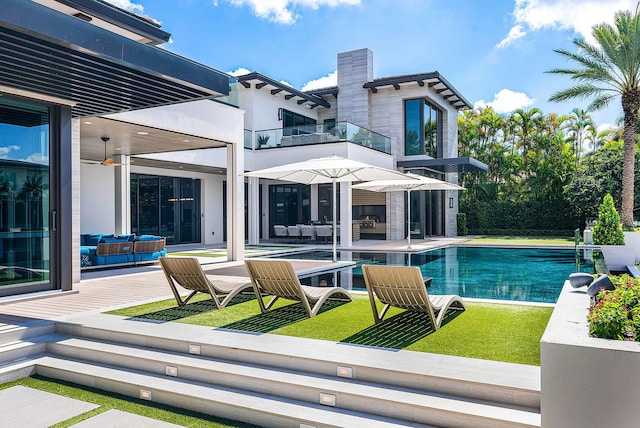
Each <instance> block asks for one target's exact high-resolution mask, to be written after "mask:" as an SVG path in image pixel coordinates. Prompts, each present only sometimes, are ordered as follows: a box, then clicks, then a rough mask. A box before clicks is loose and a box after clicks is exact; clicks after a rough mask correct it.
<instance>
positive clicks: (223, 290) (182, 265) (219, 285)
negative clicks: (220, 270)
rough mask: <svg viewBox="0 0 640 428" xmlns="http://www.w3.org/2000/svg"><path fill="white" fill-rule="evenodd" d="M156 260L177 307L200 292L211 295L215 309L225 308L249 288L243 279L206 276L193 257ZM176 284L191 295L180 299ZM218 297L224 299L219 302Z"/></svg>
mask: <svg viewBox="0 0 640 428" xmlns="http://www.w3.org/2000/svg"><path fill="white" fill-rule="evenodd" d="M158 260H159V261H160V265H161V266H162V270H163V271H164V274H165V276H166V277H167V281H168V282H169V286H170V287H171V291H173V295H174V296H175V298H176V301H177V302H178V306H184V305H186V304H187V302H189V300H191V298H192V297H193V296H195V295H196V294H197V293H198V292H200V293H206V294H209V295H211V300H213V302H214V303H215V305H216V309H221V308H224V307H225V306H227V305H228V304H229V302H230V301H231V299H233V298H234V297H235V296H237V295H238V294H239V293H241V292H243V291H245V290H248V289H250V288H251V281H249V280H246V279H243V278H237V277H230V276H217V275H206V274H205V273H204V271H203V270H202V267H201V266H200V263H198V260H197V259H196V258H194V257H160V258H159V259H158ZM176 284H178V285H180V286H181V287H182V288H185V289H187V290H191V291H192V293H191V294H189V295H188V296H187V297H186V298H185V299H182V298H181V297H180V293H178V289H177V288H176ZM218 295H221V296H225V297H224V299H223V300H222V301H220V298H219V297H218Z"/></svg>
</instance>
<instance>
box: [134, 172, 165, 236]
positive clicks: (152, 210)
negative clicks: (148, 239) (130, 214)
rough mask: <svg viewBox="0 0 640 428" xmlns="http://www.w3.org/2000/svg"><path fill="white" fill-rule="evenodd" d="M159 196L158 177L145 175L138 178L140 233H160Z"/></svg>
mask: <svg viewBox="0 0 640 428" xmlns="http://www.w3.org/2000/svg"><path fill="white" fill-rule="evenodd" d="M158 196H159V193H158V177H151V178H149V177H145V178H140V179H139V180H138V229H139V230H138V233H139V234H140V235H158V234H159V233H160V222H159V220H160V218H159V209H158V208H159V206H158Z"/></svg>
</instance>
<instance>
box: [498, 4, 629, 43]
mask: <svg viewBox="0 0 640 428" xmlns="http://www.w3.org/2000/svg"><path fill="white" fill-rule="evenodd" d="M636 2H637V0H516V1H515V8H514V11H513V17H514V21H515V25H514V26H513V27H512V28H511V30H510V31H509V34H508V35H507V36H506V37H505V38H504V39H503V40H502V41H501V42H500V43H498V44H497V45H496V47H498V48H504V47H506V46H509V45H510V44H512V43H513V42H514V41H515V40H517V39H518V38H522V37H523V36H524V35H525V34H526V33H527V32H528V31H539V30H543V29H551V30H571V31H573V32H575V33H576V34H578V35H580V36H581V37H583V38H584V39H585V40H587V41H588V42H593V37H592V36H591V29H592V27H593V26H594V25H596V24H600V23H602V22H608V23H613V15H614V14H615V12H617V11H619V10H632V11H634V10H635V6H636ZM518 34H519V37H515V38H514V36H516V35H518Z"/></svg>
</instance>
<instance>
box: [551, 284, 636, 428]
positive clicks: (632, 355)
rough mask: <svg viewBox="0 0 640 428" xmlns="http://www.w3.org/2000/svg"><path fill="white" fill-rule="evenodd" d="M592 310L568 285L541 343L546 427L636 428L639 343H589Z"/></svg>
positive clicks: (582, 294) (583, 295)
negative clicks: (625, 427)
mask: <svg viewBox="0 0 640 428" xmlns="http://www.w3.org/2000/svg"><path fill="white" fill-rule="evenodd" d="M588 308H589V297H588V296H587V294H586V290H585V289H584V288H583V289H573V288H572V287H571V285H570V284H569V281H566V282H565V285H564V287H563V289H562V292H561V293H560V297H559V298H558V302H557V303H556V307H555V309H554V311H553V314H552V316H551V319H550V320H549V324H548V325H547V328H546V330H545V332H544V335H543V336H542V340H541V341H540V371H541V388H542V389H541V413H542V427H549V428H552V427H583V428H587V427H623V426H637V424H638V421H639V420H640V406H638V403H639V402H640V370H638V367H640V343H639V342H623V341H617V340H606V339H596V338H593V337H589V329H588V324H587V312H588Z"/></svg>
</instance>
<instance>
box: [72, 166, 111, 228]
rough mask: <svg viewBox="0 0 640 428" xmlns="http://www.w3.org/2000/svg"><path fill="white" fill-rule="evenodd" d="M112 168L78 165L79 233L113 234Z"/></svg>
mask: <svg viewBox="0 0 640 428" xmlns="http://www.w3.org/2000/svg"><path fill="white" fill-rule="evenodd" d="M114 171H115V169H114V168H109V167H105V166H102V165H99V164H86V163H81V164H80V233H81V234H83V233H114V232H115V221H116V214H115V203H116V202H115V178H114Z"/></svg>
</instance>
